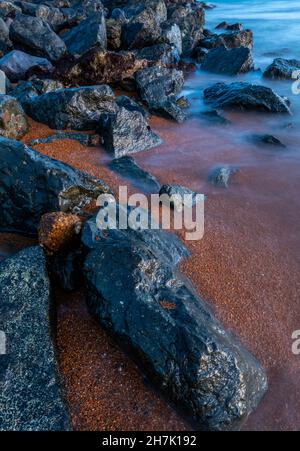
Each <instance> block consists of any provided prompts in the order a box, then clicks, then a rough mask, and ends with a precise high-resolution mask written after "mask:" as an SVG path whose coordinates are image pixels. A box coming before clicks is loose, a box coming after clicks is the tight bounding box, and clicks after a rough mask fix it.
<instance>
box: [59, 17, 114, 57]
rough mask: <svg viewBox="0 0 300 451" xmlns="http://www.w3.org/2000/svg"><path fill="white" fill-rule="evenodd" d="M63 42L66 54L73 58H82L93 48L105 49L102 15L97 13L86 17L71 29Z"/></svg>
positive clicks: (105, 36) (103, 18) (105, 39)
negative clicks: (66, 50)
mask: <svg viewBox="0 0 300 451" xmlns="http://www.w3.org/2000/svg"><path fill="white" fill-rule="evenodd" d="M63 40H64V42H65V44H66V46H67V49H68V52H69V53H71V54H72V55H74V56H82V55H83V54H84V53H86V52H87V51H88V50H91V49H92V48H93V47H98V48H99V49H101V50H106V49H107V35H106V25H105V17H104V14H102V13H99V14H95V15H92V16H90V17H88V18H87V19H86V20H84V21H83V22H81V23H80V24H79V25H78V26H77V27H75V28H72V29H71V30H70V31H68V32H67V33H66V34H65V35H64V36H63Z"/></svg>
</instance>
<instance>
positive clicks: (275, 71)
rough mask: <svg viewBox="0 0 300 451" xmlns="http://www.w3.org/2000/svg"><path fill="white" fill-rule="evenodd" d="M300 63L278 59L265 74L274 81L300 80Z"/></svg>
mask: <svg viewBox="0 0 300 451" xmlns="http://www.w3.org/2000/svg"><path fill="white" fill-rule="evenodd" d="M299 74H300V61H298V60H287V59H283V58H276V59H275V60H274V61H273V63H272V64H270V66H268V67H267V69H266V70H265V72H264V77H266V78H271V79H272V80H293V79H297V78H299Z"/></svg>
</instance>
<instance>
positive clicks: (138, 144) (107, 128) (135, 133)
mask: <svg viewBox="0 0 300 451" xmlns="http://www.w3.org/2000/svg"><path fill="white" fill-rule="evenodd" d="M100 134H101V135H102V138H103V141H104V145H105V148H106V149H107V150H108V151H109V152H112V153H113V154H114V156H115V157H116V158H119V157H122V156H123V155H127V154H131V153H136V152H141V151H143V150H148V149H151V148H153V147H156V146H158V145H160V144H161V143H162V140H161V138H160V137H159V136H158V135H157V134H156V133H154V132H153V131H152V130H151V128H150V126H149V124H148V122H147V121H146V119H145V117H144V115H143V114H142V113H141V112H140V111H137V110H136V111H129V110H127V109H126V108H124V107H119V108H118V109H117V111H116V112H115V113H113V114H112V113H104V114H102V116H101V125H100Z"/></svg>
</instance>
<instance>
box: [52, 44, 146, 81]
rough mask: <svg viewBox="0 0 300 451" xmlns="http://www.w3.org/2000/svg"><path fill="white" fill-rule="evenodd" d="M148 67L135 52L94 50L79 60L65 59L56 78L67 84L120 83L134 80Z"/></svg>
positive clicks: (58, 68)
mask: <svg viewBox="0 0 300 451" xmlns="http://www.w3.org/2000/svg"><path fill="white" fill-rule="evenodd" d="M147 65H148V62H147V61H146V60H140V59H138V58H137V57H136V55H135V53H133V52H111V51H108V52H104V51H102V50H99V49H97V48H96V49H92V50H90V51H89V52H87V53H86V54H85V55H83V56H82V57H81V58H79V59H76V60H75V59H63V60H62V61H61V62H60V63H59V64H58V67H57V70H56V77H57V78H58V79H59V80H63V81H65V82H66V83H71V84H73V85H74V84H79V85H81V86H84V85H93V84H97V85H98V84H102V83H119V82H120V81H122V80H125V79H132V78H133V77H134V74H135V73H136V72H137V71H138V70H140V69H143V68H144V67H146V66H147Z"/></svg>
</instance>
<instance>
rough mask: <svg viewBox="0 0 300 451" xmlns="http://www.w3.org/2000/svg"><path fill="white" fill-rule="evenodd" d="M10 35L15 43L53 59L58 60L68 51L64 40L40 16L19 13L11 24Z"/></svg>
mask: <svg viewBox="0 0 300 451" xmlns="http://www.w3.org/2000/svg"><path fill="white" fill-rule="evenodd" d="M9 36H10V39H11V40H12V41H13V42H14V43H15V44H17V45H19V46H21V47H22V48H24V49H28V50H29V51H30V52H32V53H35V54H37V55H39V56H45V57H46V58H49V59H50V60H51V61H58V60H59V59H60V58H61V57H62V56H63V55H65V53H66V51H67V48H66V45H65V43H64V41H63V40H62V39H61V38H60V37H59V36H58V35H57V34H56V33H55V32H54V31H53V30H52V28H51V27H50V25H49V24H48V23H47V22H44V21H43V20H42V19H40V18H38V17H32V16H26V15H24V14H18V15H17V16H16V18H15V20H14V21H13V23H12V24H11V26H10V30H9Z"/></svg>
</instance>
